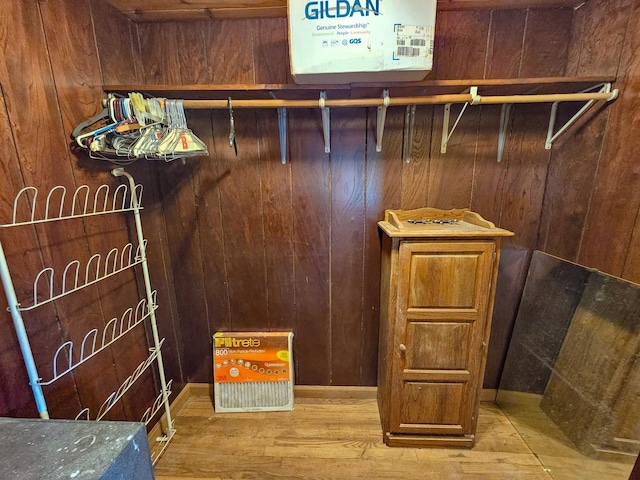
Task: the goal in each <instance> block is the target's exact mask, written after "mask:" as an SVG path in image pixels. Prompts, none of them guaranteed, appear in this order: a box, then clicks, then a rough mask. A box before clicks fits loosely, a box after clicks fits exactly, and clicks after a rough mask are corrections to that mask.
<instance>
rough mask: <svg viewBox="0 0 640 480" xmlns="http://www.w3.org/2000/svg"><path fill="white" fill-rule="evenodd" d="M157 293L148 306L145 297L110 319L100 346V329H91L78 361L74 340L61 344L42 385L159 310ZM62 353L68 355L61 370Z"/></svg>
mask: <svg viewBox="0 0 640 480" xmlns="http://www.w3.org/2000/svg"><path fill="white" fill-rule="evenodd" d="M156 295H157V292H156V291H154V292H153V302H154V303H153V304H151V305H149V306H147V301H146V299H144V298H143V299H142V300H140V302H138V305H137V306H136V308H135V310H134V309H133V308H128V309H127V310H126V311H125V312H124V313H123V314H122V316H121V317H120V319H118V318H117V317H114V318H112V319H111V320H109V321H108V322H107V324H106V325H105V327H104V329H103V330H102V342H101V343H100V346H99V347H97V343H98V329H97V328H94V329H92V330H89V332H88V333H87V334H86V335H85V336H84V338H83V339H82V344H81V346H80V356H79V357H78V359H77V361H75V362H74V356H73V342H72V341H68V342H65V343H63V344H62V345H60V346H59V347H58V350H56V353H55V354H54V356H53V377H52V378H51V380H48V381H40V382H39V383H40V385H51V384H52V383H53V382H55V381H56V380H58V379H59V378H60V377H62V376H64V375H66V374H67V373H69V372H70V371H71V370H73V369H74V368H76V367H78V366H80V365H81V364H83V363H84V362H86V361H87V360H89V359H90V358H91V357H93V356H94V355H97V354H98V353H100V352H101V351H102V350H104V349H105V348H107V347H108V346H109V345H111V344H112V343H114V342H116V341H117V340H119V339H120V338H121V337H123V336H124V335H126V334H127V333H129V332H130V331H131V330H133V329H134V328H135V327H136V326H138V325H140V324H141V323H142V322H144V321H145V320H146V319H147V318H149V317H150V316H151V312H152V311H155V310H157V308H158V307H157V305H156V303H155V301H156ZM96 347H97V348H96ZM61 354H62V355H63V356H64V357H66V360H65V363H64V366H63V368H64V369H61V370H59V369H58V367H59V365H60V362H61V360H60V355H61Z"/></svg>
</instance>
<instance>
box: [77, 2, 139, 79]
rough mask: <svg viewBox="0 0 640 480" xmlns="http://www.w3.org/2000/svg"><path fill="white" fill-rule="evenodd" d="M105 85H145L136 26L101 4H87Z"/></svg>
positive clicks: (106, 3) (108, 6)
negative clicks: (140, 83)
mask: <svg viewBox="0 0 640 480" xmlns="http://www.w3.org/2000/svg"><path fill="white" fill-rule="evenodd" d="M89 6H90V9H91V10H90V11H91V18H92V21H93V29H94V32H95V42H96V45H97V49H98V52H99V55H98V57H99V60H100V67H101V73H102V79H103V82H104V83H111V82H114V83H122V82H126V81H146V79H145V77H144V75H143V68H142V64H141V59H140V51H139V48H138V47H139V45H138V34H137V27H136V25H134V24H132V22H131V21H129V20H127V19H126V17H125V16H124V15H122V14H119V13H118V11H117V10H116V9H115V8H113V7H112V6H111V5H109V3H108V2H103V1H101V0H90V3H89Z"/></svg>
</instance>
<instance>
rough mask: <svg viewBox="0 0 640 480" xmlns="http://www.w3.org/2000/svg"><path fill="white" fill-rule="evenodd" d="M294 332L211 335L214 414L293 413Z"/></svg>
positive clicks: (220, 333)
mask: <svg viewBox="0 0 640 480" xmlns="http://www.w3.org/2000/svg"><path fill="white" fill-rule="evenodd" d="M292 343H293V332H217V333H216V334H215V335H214V336H213V377H214V378H213V379H214V401H215V409H216V412H218V413H220V412H253V411H279V410H293V356H292Z"/></svg>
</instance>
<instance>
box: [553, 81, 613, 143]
mask: <svg viewBox="0 0 640 480" xmlns="http://www.w3.org/2000/svg"><path fill="white" fill-rule="evenodd" d="M582 93H584V92H582ZM598 93H610V94H611V96H610V97H609V98H608V99H607V102H610V101H611V100H614V99H615V98H617V97H618V89H617V88H616V89H614V90H613V91H612V90H611V84H610V83H605V84H603V85H602V86H601V87H600V90H598ZM558 103H559V102H553V104H552V105H551V115H550V117H549V129H548V130H547V141H546V142H545V144H544V148H545V149H547V150H550V149H551V147H552V146H553V142H555V141H556V140H557V139H558V137H560V136H561V135H562V134H563V133H564V132H566V131H567V130H568V129H569V127H571V125H573V124H574V123H576V122H577V121H578V119H579V118H580V117H581V116H582V115H584V114H585V112H586V111H587V110H589V109H590V108H591V107H592V106H593V104H594V103H596V100H589V101H588V102H587V103H585V104H584V106H583V107H582V108H581V109H580V110H578V112H577V113H576V114H575V115H574V116H573V117H571V118H570V119H569V120H568V121H567V123H565V124H564V125H563V126H562V127H561V128H560V129H559V130H558V131H557V132H556V133H553V130H554V128H555V123H556V114H557V112H558Z"/></svg>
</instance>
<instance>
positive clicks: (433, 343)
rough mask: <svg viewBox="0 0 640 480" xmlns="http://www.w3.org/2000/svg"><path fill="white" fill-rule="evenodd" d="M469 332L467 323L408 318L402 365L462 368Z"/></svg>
mask: <svg viewBox="0 0 640 480" xmlns="http://www.w3.org/2000/svg"><path fill="white" fill-rule="evenodd" d="M470 336H471V325H469V324H467V323H439V322H438V323H437V322H409V323H408V325H407V340H408V341H409V339H410V342H411V343H410V344H409V345H407V351H406V352H407V353H406V357H407V359H406V362H405V368H406V369H411V370H420V369H466V368H467V366H468V363H467V361H468V355H467V352H468V351H469V341H470Z"/></svg>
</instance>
